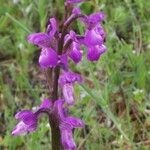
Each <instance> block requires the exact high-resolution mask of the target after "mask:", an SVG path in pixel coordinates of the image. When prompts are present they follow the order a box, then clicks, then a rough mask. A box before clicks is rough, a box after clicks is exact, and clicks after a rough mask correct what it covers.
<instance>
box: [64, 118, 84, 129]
mask: <svg viewBox="0 0 150 150" xmlns="http://www.w3.org/2000/svg"><path fill="white" fill-rule="evenodd" d="M65 122H66V123H68V124H69V125H70V126H71V127H72V129H73V128H83V127H84V122H83V121H82V120H81V119H79V118H75V117H67V118H66V119H65Z"/></svg>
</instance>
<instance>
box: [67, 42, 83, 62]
mask: <svg viewBox="0 0 150 150" xmlns="http://www.w3.org/2000/svg"><path fill="white" fill-rule="evenodd" d="M71 48H72V50H71V51H70V54H69V56H70V58H71V59H72V60H73V61H74V63H79V62H80V61H81V59H82V52H81V49H80V46H79V44H77V43H76V42H73V43H72V47H71Z"/></svg>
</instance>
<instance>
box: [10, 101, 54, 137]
mask: <svg viewBox="0 0 150 150" xmlns="http://www.w3.org/2000/svg"><path fill="white" fill-rule="evenodd" d="M51 107H52V103H51V101H49V100H48V99H45V100H44V101H43V103H42V104H41V105H40V107H39V109H38V110H37V111H36V112H32V111H30V110H23V111H20V112H18V113H17V114H16V115H15V118H16V119H17V120H19V121H20V122H19V123H18V124H17V125H16V127H15V128H14V129H13V131H12V135H14V136H17V135H24V134H27V133H28V132H33V131H35V130H36V129H37V125H38V117H39V115H40V113H41V112H43V111H44V110H45V109H51Z"/></svg>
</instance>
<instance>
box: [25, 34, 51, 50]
mask: <svg viewBox="0 0 150 150" xmlns="http://www.w3.org/2000/svg"><path fill="white" fill-rule="evenodd" d="M27 40H28V41H29V42H30V43H32V44H34V45H37V46H39V47H41V48H48V47H50V41H51V39H50V37H49V36H48V35H47V34H46V33H33V34H30V35H29V36H28V37H27Z"/></svg>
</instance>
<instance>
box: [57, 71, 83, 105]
mask: <svg viewBox="0 0 150 150" xmlns="http://www.w3.org/2000/svg"><path fill="white" fill-rule="evenodd" d="M81 81H82V79H81V76H80V75H79V74H77V73H73V72H64V74H62V75H61V76H60V78H59V84H60V85H61V87H62V91H63V96H64V99H65V101H66V103H67V104H68V105H73V104H74V89H73V84H74V83H75V82H78V83H81Z"/></svg>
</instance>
